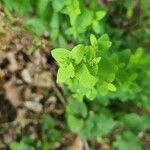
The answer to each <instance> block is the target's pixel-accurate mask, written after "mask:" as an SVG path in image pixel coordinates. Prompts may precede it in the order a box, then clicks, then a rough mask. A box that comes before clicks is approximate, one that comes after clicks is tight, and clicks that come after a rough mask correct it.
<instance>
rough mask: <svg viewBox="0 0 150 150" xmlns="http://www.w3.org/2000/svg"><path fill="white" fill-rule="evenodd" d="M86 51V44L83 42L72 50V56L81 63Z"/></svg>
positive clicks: (76, 61)
mask: <svg viewBox="0 0 150 150" xmlns="http://www.w3.org/2000/svg"><path fill="white" fill-rule="evenodd" d="M84 53H85V49H84V46H83V45H82V44H79V45H77V46H76V47H74V48H73V49H72V51H71V57H72V58H73V59H74V60H75V63H76V64H79V63H80V62H81V60H82V59H83V56H84Z"/></svg>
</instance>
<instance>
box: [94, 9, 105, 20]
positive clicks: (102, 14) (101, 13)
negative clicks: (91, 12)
mask: <svg viewBox="0 0 150 150" xmlns="http://www.w3.org/2000/svg"><path fill="white" fill-rule="evenodd" d="M105 15H106V12H105V11H102V10H101V11H97V12H96V19H97V20H98V21H100V20H101V19H103V18H104V17H105Z"/></svg>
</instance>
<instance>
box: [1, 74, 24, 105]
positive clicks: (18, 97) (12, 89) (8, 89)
mask: <svg viewBox="0 0 150 150" xmlns="http://www.w3.org/2000/svg"><path fill="white" fill-rule="evenodd" d="M15 81H16V79H15V77H13V78H12V79H11V80H9V81H8V82H6V83H5V84H4V90H5V94H6V98H7V99H8V100H9V101H10V102H11V104H12V105H13V106H14V107H18V106H22V105H23V99H22V90H23V86H17V85H16V82H15Z"/></svg>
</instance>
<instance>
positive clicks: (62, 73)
mask: <svg viewBox="0 0 150 150" xmlns="http://www.w3.org/2000/svg"><path fill="white" fill-rule="evenodd" d="M74 76H75V72H74V67H73V65H72V64H71V63H70V64H69V65H68V66H66V67H60V68H59V69H58V72H57V82H58V83H63V82H65V81H67V80H68V79H69V78H73V77H74Z"/></svg>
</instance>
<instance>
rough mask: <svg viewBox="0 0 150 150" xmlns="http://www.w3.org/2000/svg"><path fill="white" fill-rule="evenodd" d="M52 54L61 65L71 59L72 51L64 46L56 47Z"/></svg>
mask: <svg viewBox="0 0 150 150" xmlns="http://www.w3.org/2000/svg"><path fill="white" fill-rule="evenodd" d="M51 54H52V56H53V57H54V59H55V60H56V61H57V62H58V63H59V65H61V64H62V63H65V61H66V60H67V59H69V57H70V54H71V52H70V51H69V50H67V49H64V48H56V49H54V50H52V52H51ZM65 65H67V64H65Z"/></svg>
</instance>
